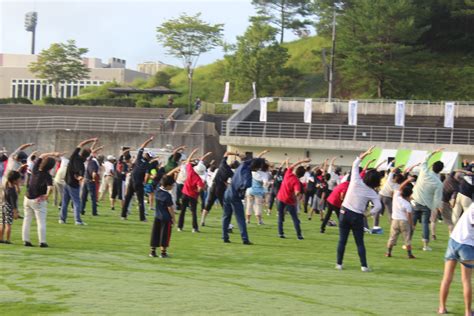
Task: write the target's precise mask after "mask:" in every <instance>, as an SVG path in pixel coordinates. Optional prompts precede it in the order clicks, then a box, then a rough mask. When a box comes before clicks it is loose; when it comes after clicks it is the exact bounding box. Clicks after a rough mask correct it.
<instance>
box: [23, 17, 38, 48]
mask: <svg viewBox="0 0 474 316" xmlns="http://www.w3.org/2000/svg"><path fill="white" fill-rule="evenodd" d="M37 24H38V13H37V12H34V11H32V12H28V13H26V14H25V30H26V31H27V32H31V54H32V55H34V54H35V41H36V25H37Z"/></svg>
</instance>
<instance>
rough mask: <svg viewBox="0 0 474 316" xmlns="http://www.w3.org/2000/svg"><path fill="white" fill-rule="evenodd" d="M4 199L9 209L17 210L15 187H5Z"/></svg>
mask: <svg viewBox="0 0 474 316" xmlns="http://www.w3.org/2000/svg"><path fill="white" fill-rule="evenodd" d="M4 197H5V203H6V204H7V205H8V206H9V207H10V208H11V209H18V207H17V201H18V193H17V192H16V188H15V187H10V186H8V187H6V188H5V190H4Z"/></svg>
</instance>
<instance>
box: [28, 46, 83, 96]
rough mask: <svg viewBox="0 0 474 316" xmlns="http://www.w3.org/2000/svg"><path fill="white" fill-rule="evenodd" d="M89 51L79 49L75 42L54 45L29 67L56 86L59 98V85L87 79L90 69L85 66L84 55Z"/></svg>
mask: <svg viewBox="0 0 474 316" xmlns="http://www.w3.org/2000/svg"><path fill="white" fill-rule="evenodd" d="M88 51H89V50H88V49H87V48H78V47H77V46H76V42H75V41H74V40H68V41H67V42H66V43H53V44H51V46H50V47H49V48H48V49H44V50H42V51H41V53H40V54H39V55H38V60H37V61H36V62H32V63H31V64H30V65H29V69H30V71H31V72H32V73H34V74H35V75H36V76H37V77H38V78H41V79H47V80H49V82H50V83H52V84H53V86H54V92H55V95H56V97H59V94H60V91H59V84H60V83H61V82H66V81H77V80H81V79H84V78H87V76H88V74H89V69H88V68H87V67H86V65H84V63H83V61H82V59H83V55H84V54H86V53H87V52H88Z"/></svg>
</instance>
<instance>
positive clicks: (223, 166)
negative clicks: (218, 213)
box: [201, 152, 239, 226]
mask: <svg viewBox="0 0 474 316" xmlns="http://www.w3.org/2000/svg"><path fill="white" fill-rule="evenodd" d="M229 156H238V154H237V153H233V152H226V153H225V154H224V157H223V158H222V160H221V163H220V165H219V168H218V169H217V171H216V175H215V177H214V180H213V181H212V185H211V188H210V190H209V195H208V197H207V201H206V206H205V207H204V209H203V210H202V215H201V216H202V217H201V226H205V225H206V217H207V215H208V214H209V212H210V211H211V209H212V206H213V205H214V203H215V202H216V200H218V201H219V203H220V204H221V206H223V205H224V193H225V190H226V188H227V185H228V180H229V179H230V178H232V176H233V175H234V172H233V171H232V169H236V168H237V167H238V165H239V163H238V161H237V160H235V161H234V162H233V163H231V165H229V164H228V162H227V159H228V157H229Z"/></svg>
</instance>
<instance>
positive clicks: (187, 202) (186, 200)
mask: <svg viewBox="0 0 474 316" xmlns="http://www.w3.org/2000/svg"><path fill="white" fill-rule="evenodd" d="M188 206H189V207H190V209H191V214H192V216H193V229H195V230H198V223H197V213H196V209H197V199H193V198H192V197H190V196H187V195H186V194H183V197H182V200H181V212H180V213H179V220H178V228H179V229H183V226H184V214H185V213H186V209H187V208H188Z"/></svg>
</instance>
